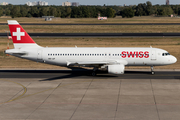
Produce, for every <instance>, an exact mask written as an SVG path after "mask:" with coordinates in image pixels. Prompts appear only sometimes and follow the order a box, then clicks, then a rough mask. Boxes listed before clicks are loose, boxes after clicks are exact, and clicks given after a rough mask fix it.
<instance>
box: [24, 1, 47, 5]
mask: <svg viewBox="0 0 180 120" xmlns="http://www.w3.org/2000/svg"><path fill="white" fill-rule="evenodd" d="M26 5H28V6H36V5H40V6H47V5H48V2H45V1H44V2H42V1H38V2H36V1H35V2H27V3H26Z"/></svg>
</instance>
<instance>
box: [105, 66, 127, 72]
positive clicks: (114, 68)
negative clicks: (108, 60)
mask: <svg viewBox="0 0 180 120" xmlns="http://www.w3.org/2000/svg"><path fill="white" fill-rule="evenodd" d="M124 68H125V67H124V65H123V64H120V65H108V73H112V74H124Z"/></svg>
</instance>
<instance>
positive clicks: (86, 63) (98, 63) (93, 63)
mask: <svg viewBox="0 0 180 120" xmlns="http://www.w3.org/2000/svg"><path fill="white" fill-rule="evenodd" d="M116 64H123V65H127V64H128V62H127V61H126V60H108V61H76V62H71V61H67V66H104V65H116Z"/></svg>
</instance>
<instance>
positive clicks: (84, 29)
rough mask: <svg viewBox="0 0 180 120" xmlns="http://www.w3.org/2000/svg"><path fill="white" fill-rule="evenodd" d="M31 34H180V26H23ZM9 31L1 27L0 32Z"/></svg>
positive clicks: (6, 27)
mask: <svg viewBox="0 0 180 120" xmlns="http://www.w3.org/2000/svg"><path fill="white" fill-rule="evenodd" d="M22 27H23V28H24V29H25V30H26V31H27V32H29V33H143V32H145V33H173V32H175V33H178V32H180V25H145V26H144V25H117V26H116V25H98V26H95V25H56V26H55V25H52V26H47V25H44V26H42V25H22ZM6 31H9V27H8V26H7V25H1V27H0V32H2V33H5V32H6Z"/></svg>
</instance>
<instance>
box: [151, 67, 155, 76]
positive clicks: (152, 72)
mask: <svg viewBox="0 0 180 120" xmlns="http://www.w3.org/2000/svg"><path fill="white" fill-rule="evenodd" d="M151 74H152V75H154V74H155V72H154V70H153V66H151Z"/></svg>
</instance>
